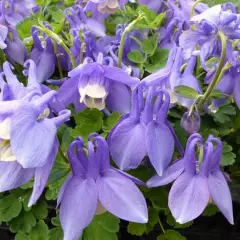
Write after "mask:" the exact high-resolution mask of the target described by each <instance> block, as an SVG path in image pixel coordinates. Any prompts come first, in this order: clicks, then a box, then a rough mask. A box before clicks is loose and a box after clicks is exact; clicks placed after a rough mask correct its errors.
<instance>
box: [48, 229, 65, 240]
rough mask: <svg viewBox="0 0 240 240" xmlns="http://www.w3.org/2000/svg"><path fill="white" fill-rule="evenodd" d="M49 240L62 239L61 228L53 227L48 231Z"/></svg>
mask: <svg viewBox="0 0 240 240" xmlns="http://www.w3.org/2000/svg"><path fill="white" fill-rule="evenodd" d="M48 236H49V240H61V239H63V230H62V228H61V227H55V228H53V229H51V230H50V231H49V232H48Z"/></svg>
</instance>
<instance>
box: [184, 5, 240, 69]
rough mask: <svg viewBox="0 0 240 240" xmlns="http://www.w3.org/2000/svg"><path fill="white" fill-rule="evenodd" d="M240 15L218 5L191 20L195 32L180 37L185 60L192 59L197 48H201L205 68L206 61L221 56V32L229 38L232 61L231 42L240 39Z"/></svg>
mask: <svg viewBox="0 0 240 240" xmlns="http://www.w3.org/2000/svg"><path fill="white" fill-rule="evenodd" d="M239 19H240V15H239V14H236V12H235V11H234V10H233V9H232V12H231V11H230V10H229V9H228V8H226V5H225V4H223V5H216V6H214V7H212V8H208V9H207V10H205V11H204V12H202V13H201V14H199V15H195V16H193V17H192V18H191V21H190V22H191V24H194V25H195V30H193V29H189V30H187V31H185V32H183V34H182V35H181V37H180V46H181V47H182V48H183V49H184V58H185V59H188V58H190V57H191V54H192V52H193V51H194V50H195V48H196V46H197V45H199V46H200V57H201V62H202V65H203V67H204V68H206V60H207V59H208V58H209V57H210V56H219V55H220V53H221V47H219V46H221V42H220V37H219V32H221V33H222V34H224V35H225V36H226V38H227V46H228V58H230V59H231V57H232V56H231V53H232V52H233V50H232V43H231V40H234V39H239V37H240V27H239V24H240V21H239ZM229 55H230V56H229Z"/></svg>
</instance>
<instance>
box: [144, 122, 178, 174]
mask: <svg viewBox="0 0 240 240" xmlns="http://www.w3.org/2000/svg"><path fill="white" fill-rule="evenodd" d="M146 146H147V152H148V156H149V158H150V161H151V163H152V165H153V167H154V168H155V170H156V172H157V174H158V175H159V176H162V175H163V171H164V170H165V168H166V167H167V166H168V164H169V163H170V162H171V159H172V155H173V150H174V138H173V136H172V134H171V131H170V130H169V128H168V127H167V126H166V125H165V124H160V123H156V122H154V121H152V122H150V123H149V124H148V125H147V130H146Z"/></svg>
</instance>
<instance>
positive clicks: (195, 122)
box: [181, 111, 201, 134]
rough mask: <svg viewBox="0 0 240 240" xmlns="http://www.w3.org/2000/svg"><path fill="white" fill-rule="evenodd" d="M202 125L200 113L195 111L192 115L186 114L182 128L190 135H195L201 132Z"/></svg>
mask: <svg viewBox="0 0 240 240" xmlns="http://www.w3.org/2000/svg"><path fill="white" fill-rule="evenodd" d="M200 124H201V118H200V116H199V114H198V112H196V111H194V112H193V113H192V114H189V112H185V113H184V114H183V116H182V119H181V127H182V128H184V130H185V131H186V132H187V133H189V134H193V133H196V132H198V131H199V129H200Z"/></svg>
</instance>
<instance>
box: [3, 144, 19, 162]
mask: <svg viewBox="0 0 240 240" xmlns="http://www.w3.org/2000/svg"><path fill="white" fill-rule="evenodd" d="M16 160H17V158H16V156H15V155H14V154H13V152H12V148H11V146H10V141H6V140H3V141H1V142H0V161H4V162H9V161H16Z"/></svg>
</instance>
